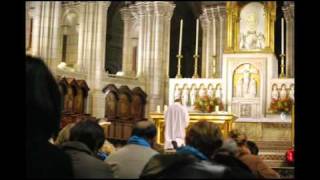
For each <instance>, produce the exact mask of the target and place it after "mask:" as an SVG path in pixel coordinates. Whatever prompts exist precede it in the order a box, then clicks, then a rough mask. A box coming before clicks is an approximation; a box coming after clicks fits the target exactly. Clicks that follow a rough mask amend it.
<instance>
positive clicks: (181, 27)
mask: <svg viewBox="0 0 320 180" xmlns="http://www.w3.org/2000/svg"><path fill="white" fill-rule="evenodd" d="M182 30H183V20H182V19H181V20H180V36H179V55H181V47H182Z"/></svg>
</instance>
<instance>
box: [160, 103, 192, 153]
mask: <svg viewBox="0 0 320 180" xmlns="http://www.w3.org/2000/svg"><path fill="white" fill-rule="evenodd" d="M164 119H165V134H164V137H165V144H164V149H173V145H172V142H176V143H177V146H179V147H180V146H182V145H184V144H185V136H186V132H185V129H186V127H187V126H188V124H189V114H188V110H187V108H186V107H185V106H183V105H182V102H181V98H180V97H175V101H174V104H172V105H170V106H169V108H168V110H167V111H166V113H165V117H164Z"/></svg>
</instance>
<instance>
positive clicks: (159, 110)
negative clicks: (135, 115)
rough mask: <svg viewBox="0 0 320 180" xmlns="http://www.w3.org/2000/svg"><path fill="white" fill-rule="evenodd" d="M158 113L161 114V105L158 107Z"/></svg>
mask: <svg viewBox="0 0 320 180" xmlns="http://www.w3.org/2000/svg"><path fill="white" fill-rule="evenodd" d="M157 112H158V113H160V112H161V109H160V105H158V106H157Z"/></svg>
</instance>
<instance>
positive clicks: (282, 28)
mask: <svg viewBox="0 0 320 180" xmlns="http://www.w3.org/2000/svg"><path fill="white" fill-rule="evenodd" d="M281 54H284V19H283V18H281Z"/></svg>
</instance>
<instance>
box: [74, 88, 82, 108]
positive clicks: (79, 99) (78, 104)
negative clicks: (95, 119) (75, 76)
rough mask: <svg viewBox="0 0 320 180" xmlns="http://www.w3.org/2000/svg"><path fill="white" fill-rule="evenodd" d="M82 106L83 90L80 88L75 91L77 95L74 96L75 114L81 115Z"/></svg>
mask: <svg viewBox="0 0 320 180" xmlns="http://www.w3.org/2000/svg"><path fill="white" fill-rule="evenodd" d="M83 104H84V97H83V90H82V89H81V88H78V89H77V95H76V96H75V104H74V106H75V108H74V110H75V112H76V113H83Z"/></svg>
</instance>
